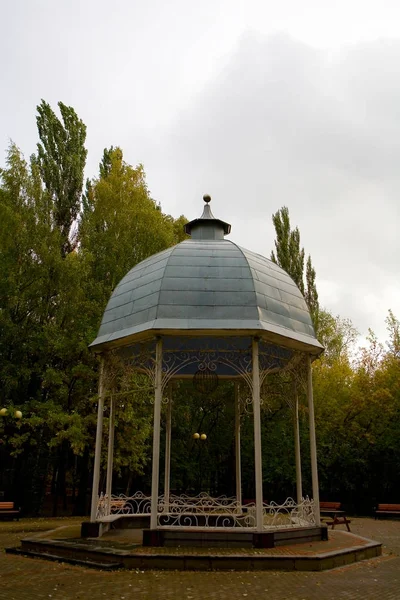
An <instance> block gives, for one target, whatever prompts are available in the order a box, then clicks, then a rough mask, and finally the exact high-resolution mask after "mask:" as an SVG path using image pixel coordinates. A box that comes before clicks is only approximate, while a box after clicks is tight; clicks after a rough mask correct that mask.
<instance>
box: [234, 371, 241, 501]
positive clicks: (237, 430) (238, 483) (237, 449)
mask: <svg viewBox="0 0 400 600" xmlns="http://www.w3.org/2000/svg"><path fill="white" fill-rule="evenodd" d="M235 468H236V502H237V507H238V509H239V511H240V512H242V469H241V460H240V398H239V384H238V382H237V381H235Z"/></svg>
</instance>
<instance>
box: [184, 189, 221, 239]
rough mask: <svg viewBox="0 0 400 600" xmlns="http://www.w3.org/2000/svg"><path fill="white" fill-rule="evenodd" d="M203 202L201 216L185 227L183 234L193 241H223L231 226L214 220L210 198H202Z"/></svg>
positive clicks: (207, 196)
mask: <svg viewBox="0 0 400 600" xmlns="http://www.w3.org/2000/svg"><path fill="white" fill-rule="evenodd" d="M203 200H204V202H205V205H204V210H203V214H202V215H201V217H199V218H198V219H194V220H193V221H190V222H189V223H186V225H185V232H186V233H187V234H189V235H190V236H191V237H192V239H194V240H223V239H224V237H225V236H226V235H228V234H229V233H230V232H231V226H230V224H229V223H225V221H221V220H220V219H216V218H215V217H214V215H213V214H212V212H211V208H210V202H211V196H209V195H208V194H206V195H205V196H203Z"/></svg>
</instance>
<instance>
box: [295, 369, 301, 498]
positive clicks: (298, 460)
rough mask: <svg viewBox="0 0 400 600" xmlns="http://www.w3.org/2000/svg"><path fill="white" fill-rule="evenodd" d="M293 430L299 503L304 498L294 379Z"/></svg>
mask: <svg viewBox="0 0 400 600" xmlns="http://www.w3.org/2000/svg"><path fill="white" fill-rule="evenodd" d="M293 430H294V452H295V457H296V495H297V504H300V502H301V500H302V498H303V488H302V477H301V453H300V427H299V395H298V393H297V385H296V381H295V380H293Z"/></svg>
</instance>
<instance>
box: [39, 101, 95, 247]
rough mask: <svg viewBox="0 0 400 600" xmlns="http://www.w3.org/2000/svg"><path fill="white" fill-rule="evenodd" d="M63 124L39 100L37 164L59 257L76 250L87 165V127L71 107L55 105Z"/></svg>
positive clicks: (60, 104)
mask: <svg viewBox="0 0 400 600" xmlns="http://www.w3.org/2000/svg"><path fill="white" fill-rule="evenodd" d="M58 106H59V109H60V112H61V117H62V122H61V121H60V120H59V119H58V117H57V116H56V114H55V112H54V111H53V109H52V108H51V106H50V105H49V104H48V103H47V102H45V101H44V100H42V102H41V104H39V106H38V107H37V111H38V116H37V117H36V122H37V127H38V132H39V137H40V140H41V143H38V144H37V149H38V153H37V157H34V160H35V162H37V164H38V166H39V169H40V174H41V177H42V180H43V183H44V186H45V189H46V190H47V193H48V195H49V202H50V206H51V218H52V224H53V226H54V227H55V228H57V229H58V230H59V232H60V236H61V240H60V244H61V254H62V256H63V257H64V256H66V255H67V254H68V253H69V252H71V251H72V250H73V249H74V247H75V242H74V239H73V238H74V235H73V226H74V225H75V224H76V223H75V222H76V219H77V217H78V215H79V211H80V206H81V194H82V186H83V173H84V169H85V164H86V156H87V150H86V148H85V140H86V126H85V125H84V123H83V122H82V121H81V119H79V117H78V116H77V114H76V112H75V110H74V109H73V108H72V107H71V106H66V105H65V104H63V103H62V102H59V103H58Z"/></svg>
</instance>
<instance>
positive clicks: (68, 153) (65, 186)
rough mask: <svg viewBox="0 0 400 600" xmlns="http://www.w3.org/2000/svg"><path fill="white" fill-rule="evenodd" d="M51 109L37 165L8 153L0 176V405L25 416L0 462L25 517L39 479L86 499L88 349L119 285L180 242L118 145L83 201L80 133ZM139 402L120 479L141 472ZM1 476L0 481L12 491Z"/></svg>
mask: <svg viewBox="0 0 400 600" xmlns="http://www.w3.org/2000/svg"><path fill="white" fill-rule="evenodd" d="M59 109H60V113H61V117H62V120H59V119H58V117H57V116H56V115H55V113H54V111H53V110H52V108H51V107H50V105H49V104H47V103H46V102H44V101H42V103H41V104H40V105H39V106H38V117H37V125H38V132H39V137H40V143H39V144H38V154H37V156H32V157H31V161H30V163H29V164H28V163H27V162H26V161H25V160H24V158H23V156H22V154H21V152H20V151H19V149H18V148H17V147H16V146H15V144H11V145H10V147H9V150H8V154H7V160H6V165H5V168H4V169H1V171H0V220H1V223H2V227H1V228H0V261H1V269H0V329H1V333H2V335H1V337H0V382H1V385H0V401H1V405H2V406H8V405H9V406H11V405H12V406H13V407H14V408H18V409H21V410H22V412H23V415H24V418H23V420H22V422H19V423H17V424H13V422H12V421H10V419H8V421H7V423H6V425H7V426H6V430H5V432H3V437H2V441H3V443H2V444H1V446H0V453H1V457H0V462H1V463H2V464H7V459H8V458H9V457H14V461H17V462H14V463H12V464H14V469H15V470H14V471H13V472H14V475H13V478H14V479H13V482H14V483H13V485H14V489H15V494H14V495H15V496H16V497H17V499H18V497H20V498H21V499H22V500H23V496H24V495H25V497H26V498H25V501H26V502H27V503H28V504H29V505H32V507H33V510H40V503H41V500H40V498H39V497H37V498H36V499H35V498H33V496H32V497H29V498H28V497H27V494H28V495H29V494H31V495H32V494H36V492H35V490H38V489H40V490H42V489H44V486H43V477H44V478H45V479H46V480H48V479H49V478H50V476H51V475H52V478H53V482H54V481H55V482H56V483H54V486H53V487H54V490H55V491H56V494H57V495H62V494H64V496H65V493H66V492H65V490H66V485H67V482H69V481H72V480H73V481H74V482H75V483H76V484H77V485H78V486H80V487H81V488H82V490H81V491H82V493H83V494H86V488H87V485H88V483H89V482H87V483H85V481H86V480H87V474H88V469H89V468H90V458H91V455H92V452H93V440H94V436H95V427H96V416H95V406H94V403H95V399H96V393H97V379H98V364H97V360H96V358H95V356H93V355H92V354H90V352H89V350H88V345H89V344H90V342H91V341H93V339H94V337H95V336H96V333H97V330H98V327H99V323H100V321H101V316H102V313H103V311H104V308H105V305H106V303H107V301H108V298H109V296H110V293H111V291H112V289H113V288H114V287H115V285H116V284H117V283H118V281H119V280H120V279H121V278H122V277H123V276H124V275H125V274H126V272H127V271H129V269H131V268H132V267H133V266H134V265H135V264H136V263H137V262H139V261H141V260H143V259H144V258H146V257H147V256H149V255H151V254H153V253H155V252H159V251H161V250H164V249H165V248H167V247H168V246H171V245H173V244H174V243H176V242H177V241H178V240H179V239H182V236H183V235H184V233H183V232H181V231H180V230H179V229H180V227H183V225H184V223H185V222H186V220H185V218H184V217H180V218H179V219H178V220H177V221H175V220H174V219H173V218H172V217H171V216H169V215H165V214H164V213H163V212H162V210H161V207H160V206H159V205H157V204H156V203H155V202H154V201H153V200H152V199H151V197H150V195H149V192H148V189H147V186H146V182H145V174H144V169H143V167H142V166H141V165H139V166H138V167H136V168H133V167H131V166H130V165H128V164H126V163H125V162H124V161H123V156H122V151H121V150H120V149H119V148H115V149H114V148H110V149H109V150H105V152H104V156H103V160H102V163H101V165H100V174H99V177H97V178H95V179H94V180H92V181H89V182H87V185H86V193H85V195H84V196H83V197H82V183H83V170H84V167H85V161H86V154H87V152H86V149H85V146H84V143H85V137H86V127H85V125H84V124H83V123H82V121H81V120H80V119H79V118H78V116H77V114H76V113H75V111H74V110H73V109H72V108H71V107H67V106H65V105H64V104H62V103H59ZM147 400H148V398H147V397H146V396H144V397H138V396H137V394H136V395H133V396H131V397H129V398H127V399H125V400H124V409H122V408H121V409H119V408H118V411H117V423H118V429H117V447H116V453H115V463H116V467H117V470H119V471H120V470H121V469H123V468H125V469H129V470H130V471H131V472H132V473H134V474H140V473H142V472H143V468H144V465H145V464H146V461H147V458H148V449H149V439H150V437H151V435H150V434H151V431H150V425H149V418H150V416H149V415H150V413H149V411H148V409H146V410H145V408H144V405H146V406H147V405H148V402H147ZM132 433H134V435H133V436H132ZM32 452H34V453H35V456H33V455H32ZM77 457H79V461H80V462H79V461H78V463H77V460H78V458H77ZM77 464H80V465H81V472H80V473H77V471H76V469H77ZM4 473H5V474H4ZM4 473H2V472H0V484H2V486H3V487H7V486H9V485H12V482H9V481H8V479H6V480H3V481H2V479H1V477H2V476H3V477H11V475H7V472H4ZM74 485H75V484H74ZM29 489H30V490H31V492H28V491H27V490H29ZM40 493H41V492H40ZM39 495H40V494H39ZM84 502H85V500H83V504H82V506H83V507H84ZM82 510H84V508H82Z"/></svg>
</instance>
